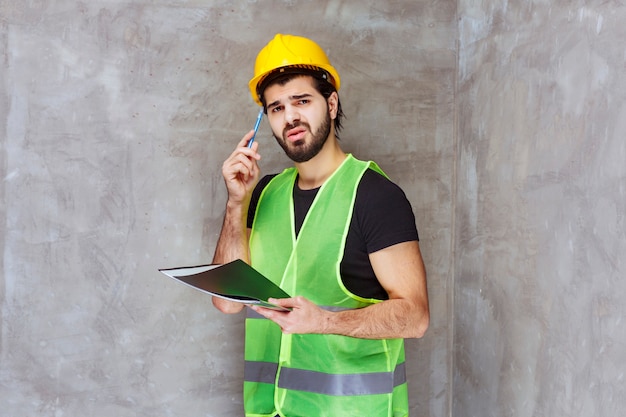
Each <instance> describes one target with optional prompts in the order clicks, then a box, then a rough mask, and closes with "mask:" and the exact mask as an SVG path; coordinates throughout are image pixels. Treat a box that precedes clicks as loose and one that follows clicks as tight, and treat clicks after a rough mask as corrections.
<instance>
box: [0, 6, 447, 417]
mask: <svg viewBox="0 0 626 417" xmlns="http://www.w3.org/2000/svg"><path fill="white" fill-rule="evenodd" d="M456 28H457V22H456V2H454V1H439V2H429V1H414V0H398V1H393V2H378V1H373V0H365V1H362V0H347V1H331V0H328V1H318V0H315V1H313V0H310V1H304V0H295V1H294V0H292V1H270V0H267V1H252V0H250V1H246V2H231V1H211V2H208V1H199V0H196V1H193V0H190V1H182V0H181V1H168V2H155V1H147V0H137V1H114V0H109V1H103V0H100V1H82V2H81V1H69V0H57V1H47V0H40V1H17V0H14V1H0V138H1V142H0V143H1V147H0V179H1V180H2V181H1V182H0V195H1V198H0V203H1V206H0V230H1V236H2V237H1V239H0V251H1V252H0V253H1V254H2V256H1V257H0V266H1V269H0V270H1V271H2V279H1V280H0V295H1V297H0V306H1V309H0V315H1V326H2V332H1V338H0V410H2V411H1V412H0V414H2V415H3V416H15V417H17V416H20V417H22V416H55V417H57V416H78V415H85V416H103V417H104V416H107V417H110V416H118V417H123V416H226V415H228V416H236V415H241V414H242V411H241V384H242V355H243V346H242V331H243V329H242V317H240V316H235V317H232V316H224V315H221V314H219V313H218V312H217V311H216V310H214V309H213V307H212V306H211V303H210V300H209V298H208V297H207V296H205V295H203V294H200V293H196V292H194V291H192V290H190V289H188V288H186V287H182V286H181V285H179V284H177V283H175V282H173V281H169V280H168V279H167V278H166V277H164V276H162V275H161V274H159V273H158V272H157V268H160V267H171V266H179V265H189V264H199V263H204V262H208V261H210V259H211V256H212V252H213V248H214V245H215V241H216V238H217V235H218V233H219V229H220V226H221V218H222V214H223V207H224V203H225V190H224V187H223V183H222V179H221V175H220V166H221V163H222V161H223V160H224V158H225V157H226V156H227V155H228V154H229V153H230V152H231V150H232V148H233V146H234V145H235V143H236V142H237V141H238V140H239V138H240V137H241V136H242V135H243V134H244V133H245V132H246V131H248V130H249V129H250V128H251V126H252V124H253V122H254V119H255V117H256V112H257V108H256V106H255V105H254V104H253V102H252V100H251V98H250V97H249V94H248V90H247V81H248V80H249V78H250V77H251V74H252V66H253V62H254V57H255V55H256V53H257V51H258V50H259V49H260V48H261V47H262V46H263V45H264V44H265V43H266V42H267V41H268V40H269V39H271V37H272V36H273V35H274V34H275V33H276V32H288V33H289V32H292V33H296V34H302V35H305V36H311V37H313V38H315V39H316V40H317V41H318V42H319V43H320V44H321V45H323V46H324V47H325V48H326V50H327V52H328V54H329V55H330V57H331V59H332V60H333V62H334V63H335V65H336V66H337V68H338V70H339V72H340V74H341V76H342V86H343V87H342V90H341V95H342V96H341V97H342V101H343V106H344V110H345V112H346V114H347V116H348V119H347V120H346V123H345V130H344V133H343V135H342V140H343V143H344V146H345V149H346V150H347V151H350V152H354V153H355V154H356V155H357V156H359V157H361V158H372V159H375V160H376V161H378V162H379V163H380V165H381V166H382V167H383V169H385V170H386V171H387V172H388V174H389V175H390V176H391V177H392V178H394V179H395V180H396V181H397V182H398V183H399V184H400V185H401V186H402V187H403V188H404V189H405V191H406V193H407V195H408V197H409V199H410V200H411V202H412V204H413V206H414V209H415V213H416V216H417V222H418V227H419V230H420V233H421V236H422V248H423V253H424V258H425V261H426V264H427V267H428V272H429V284H430V288H429V289H430V294H431V307H432V316H433V321H432V326H431V329H430V330H429V333H428V335H427V336H426V337H425V338H424V339H422V340H420V341H410V342H409V343H408V346H409V349H408V353H407V354H408V361H409V364H408V371H409V384H410V392H411V407H412V410H413V411H412V415H414V416H445V415H448V413H449V406H450V401H451V391H450V389H449V387H450V382H451V379H450V375H451V367H450V364H451V359H452V356H451V350H450V347H451V345H452V339H451V323H452V315H451V314H452V305H451V300H452V298H451V296H452V291H451V290H452V288H451V282H452V279H451V276H452V275H451V272H452V262H451V261H452V259H453V257H452V248H453V241H452V236H453V233H452V232H453V230H452V224H453V222H452V219H453V214H452V201H453V194H454V192H453V190H454V187H453V184H454V181H453V167H454V149H455V146H454V145H455V142H454V129H455V117H454V83H455V77H456V58H457V57H456V40H457V35H456ZM259 142H260V144H261V146H262V147H263V157H264V159H263V169H264V171H265V172H267V173H269V172H275V171H278V170H280V169H282V168H283V167H284V166H286V165H287V164H288V161H287V160H286V159H285V157H284V156H282V151H280V149H279V148H278V146H277V145H275V144H274V141H273V139H272V138H271V137H270V135H269V133H268V128H267V126H263V128H262V130H261V133H260V135H259Z"/></svg>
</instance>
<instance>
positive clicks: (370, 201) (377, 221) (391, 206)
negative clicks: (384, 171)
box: [355, 169, 419, 253]
mask: <svg viewBox="0 0 626 417" xmlns="http://www.w3.org/2000/svg"><path fill="white" fill-rule="evenodd" d="M359 200H361V201H359ZM355 209H356V213H355V214H356V216H357V218H356V220H357V222H358V224H359V227H358V229H360V233H361V234H362V236H361V238H362V239H363V241H364V242H365V247H366V250H367V253H373V252H376V251H379V250H381V249H384V248H387V247H389V246H393V245H395V244H398V243H402V242H409V241H413V240H419V235H418V232H417V226H416V225H415V215H414V214H413V209H412V207H411V203H410V202H409V200H408V199H407V198H406V194H405V193H404V191H402V189H401V188H400V187H399V186H398V185H396V184H395V183H393V182H392V181H390V180H389V179H388V178H386V177H384V176H383V175H381V174H379V173H378V172H376V171H373V170H371V169H370V170H368V171H367V172H366V173H365V175H364V176H363V178H362V179H361V182H360V183H359V190H358V193H357V204H356V205H355Z"/></svg>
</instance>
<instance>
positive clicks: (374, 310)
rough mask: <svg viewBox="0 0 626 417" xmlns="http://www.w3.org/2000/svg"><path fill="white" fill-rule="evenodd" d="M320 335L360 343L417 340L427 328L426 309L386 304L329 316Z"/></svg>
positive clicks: (404, 303) (398, 302)
mask: <svg viewBox="0 0 626 417" xmlns="http://www.w3.org/2000/svg"><path fill="white" fill-rule="evenodd" d="M325 320H326V323H325V326H324V330H323V333H332V334H341V335H345V336H351V337H358V338H363V339H386V338H419V337H422V336H423V335H424V333H425V331H426V329H427V328H428V322H429V315H428V311H427V309H425V308H422V307H420V306H417V305H413V304H412V303H411V302H410V301H409V300H404V299H395V300H387V301H384V302H382V303H379V304H374V305H371V306H369V307H367V308H363V309H357V310H346V311H341V312H336V313H329V314H328V315H327V316H326V319H325Z"/></svg>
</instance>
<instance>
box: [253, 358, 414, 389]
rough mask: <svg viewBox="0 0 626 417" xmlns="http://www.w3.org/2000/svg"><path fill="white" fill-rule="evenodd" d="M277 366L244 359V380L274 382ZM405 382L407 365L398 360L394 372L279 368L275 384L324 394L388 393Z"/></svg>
mask: <svg viewBox="0 0 626 417" xmlns="http://www.w3.org/2000/svg"><path fill="white" fill-rule="evenodd" d="M276 372H278V365H277V364H276V363H271V362H246V364H245V372H244V380H246V381H248V382H260V383H265V384H273V383H274V381H275V379H276ZM405 382H406V366H405V364H404V363H400V364H398V365H397V366H396V369H395V370H394V371H393V372H375V373H363V374H350V375H345V374H325V373H322V372H315V371H307V370H304V369H293V368H285V367H283V368H281V370H280V378H279V380H278V386H279V387H280V388H285V389H293V390H298V391H307V392H316V393H318V394H326V395H375V394H390V393H391V392H393V389H394V388H395V387H397V386H399V385H402V384H404V383H405Z"/></svg>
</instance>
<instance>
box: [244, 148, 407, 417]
mask: <svg viewBox="0 0 626 417" xmlns="http://www.w3.org/2000/svg"><path fill="white" fill-rule="evenodd" d="M370 167H371V168H373V169H375V170H377V171H379V172H381V173H382V171H381V170H380V168H379V167H378V166H377V165H376V164H375V163H373V162H363V161H359V160H357V159H355V158H354V157H352V155H348V156H347V158H346V159H345V161H344V162H343V163H342V165H341V166H340V167H339V168H338V169H337V170H336V171H335V172H334V173H333V174H332V176H331V177H330V178H329V179H328V180H327V181H326V182H325V183H324V185H322V187H321V188H320V190H319V191H318V194H317V196H316V198H315V200H314V201H313V204H312V205H311V208H310V209H309V212H308V213H307V215H306V218H305V220H304V222H303V224H302V228H301V229H300V232H299V234H298V237H297V238H296V235H295V230H294V210H293V187H294V184H295V181H296V176H297V171H296V169H295V168H289V169H286V170H285V171H283V172H282V173H281V174H279V175H277V176H276V177H274V178H273V179H272V180H271V181H270V183H269V184H268V185H267V186H266V187H265V189H264V190H263V192H262V194H261V197H260V199H259V203H258V206H257V210H256V214H255V218H254V223H253V226H252V233H251V235H250V252H251V261H252V265H253V266H254V267H255V268H256V269H257V270H259V271H260V272H261V273H263V274H264V275H265V276H266V277H268V278H269V279H271V280H272V281H273V282H275V283H276V284H278V285H279V286H280V287H281V288H282V289H283V290H285V291H286V292H287V293H288V294H290V295H291V296H298V295H301V296H304V297H306V298H308V299H309V300H311V301H312V302H313V303H315V304H316V305H318V306H320V307H322V308H324V309H328V310H332V311H340V310H347V309H357V308H363V307H366V306H368V305H371V304H374V303H377V302H380V301H381V300H376V299H364V298H361V297H359V296H357V295H355V294H352V293H351V292H350V291H349V290H348V289H346V287H345V286H344V285H343V282H342V280H341V276H340V273H339V267H340V263H341V259H342V257H343V251H344V245H345V241H346V236H347V234H348V228H349V226H350V220H351V218H352V212H353V209H354V201H355V198H356V190H357V186H358V183H359V181H360V179H361V177H362V176H363V174H364V173H365V171H366V170H367V169H368V168H370ZM404 361H405V357H404V340H403V339H383V340H377V339H359V338H354V337H347V336H339V335H320V334H304V335H303V334H294V335H292V334H283V333H282V332H281V330H280V327H279V326H278V325H276V324H275V323H274V322H272V321H271V320H268V319H265V318H264V317H262V316H260V315H259V314H256V313H255V312H254V311H252V310H250V309H248V316H247V318H246V343H245V370H244V408H245V412H246V416H248V417H261V416H263V417H274V416H275V415H277V414H280V415H281V416H283V417H296V416H299V417H323V416H329V417H330V416H332V417H337V416H341V417H350V416H354V417H363V416H372V417H384V416H387V417H392V416H393V417H404V416H408V394H407V384H406V374H405V362H404Z"/></svg>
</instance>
